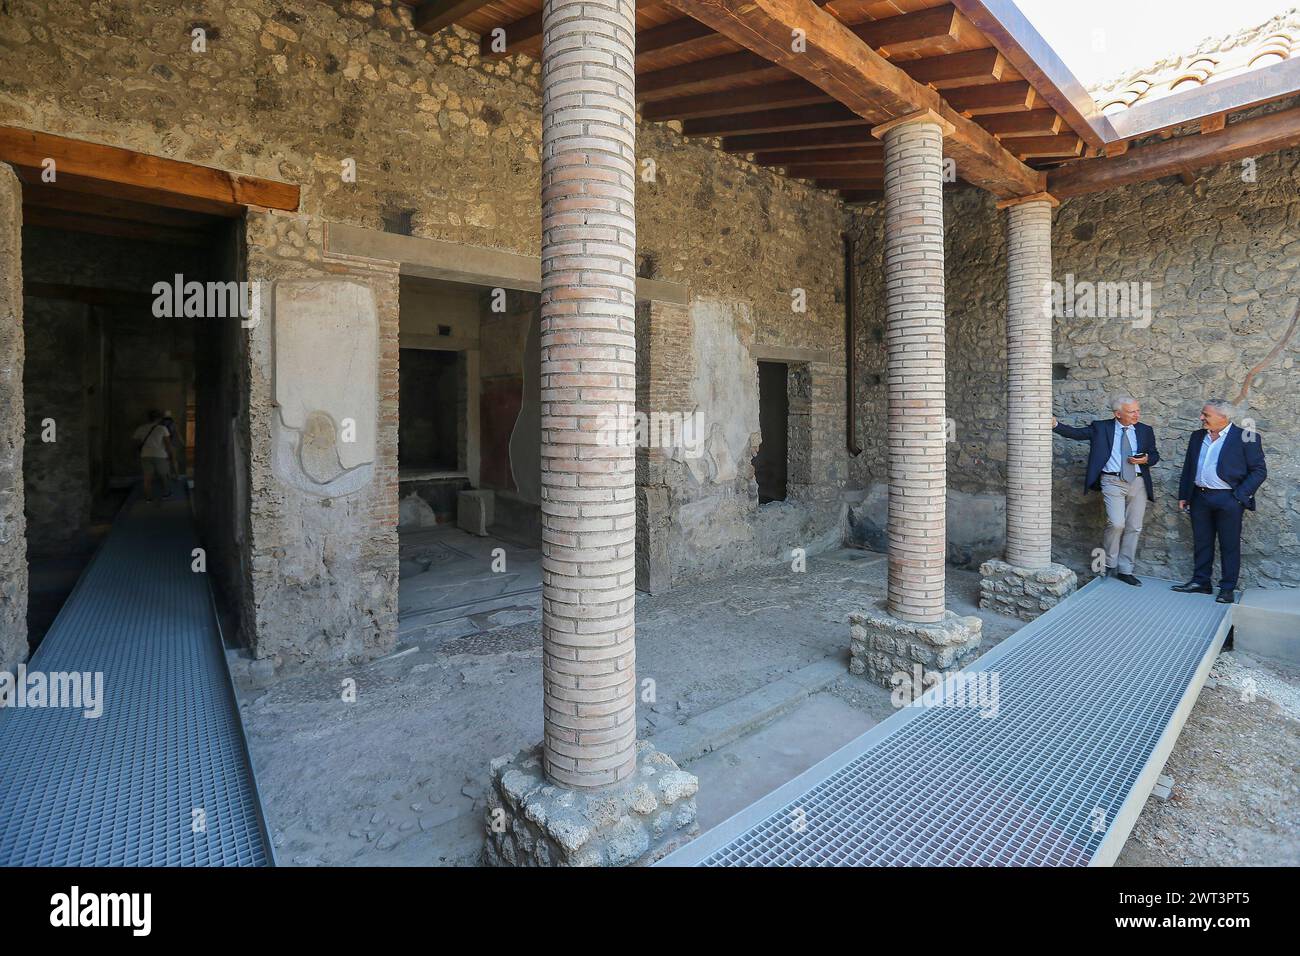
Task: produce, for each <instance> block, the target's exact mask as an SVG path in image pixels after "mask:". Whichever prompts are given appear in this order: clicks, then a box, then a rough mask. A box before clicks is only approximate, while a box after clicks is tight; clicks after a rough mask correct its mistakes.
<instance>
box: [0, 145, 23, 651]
mask: <svg viewBox="0 0 1300 956" xmlns="http://www.w3.org/2000/svg"><path fill="white" fill-rule="evenodd" d="M21 216H22V192H21V187H20V186H19V183H18V177H17V176H15V175H14V173H13V170H11V169H10V168H9V167H8V166H6V165H4V164H3V163H0V670H6V671H12V670H13V668H14V667H15V666H16V665H17V664H18V663H19V662H20V661H22V660H24V659H25V658H26V657H27V538H26V521H25V518H24V515H23V511H24V508H23V497H24V496H23V481H22V473H23V290H22V269H21V263H22V243H23V235H22V225H21Z"/></svg>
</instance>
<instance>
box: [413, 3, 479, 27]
mask: <svg viewBox="0 0 1300 956" xmlns="http://www.w3.org/2000/svg"><path fill="white" fill-rule="evenodd" d="M490 2H491V0H425V2H424V3H421V4H420V5H419V6H418V7H416V8H415V12H414V14H412V16H411V22H412V23H414V24H415V29H417V30H421V31H423V32H425V33H437V32H438V31H439V30H441V29H442V28H443V27H449V26H451V25H452V24H453V23H455V22H456V21H457V20H461V19H464V18H465V17H467V16H469V15H470V14H471V13H474V12H475V11H476V10H479V9H481V8H483V7H486V6H487V5H488V4H489V3H490Z"/></svg>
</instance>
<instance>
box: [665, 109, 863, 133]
mask: <svg viewBox="0 0 1300 956" xmlns="http://www.w3.org/2000/svg"><path fill="white" fill-rule="evenodd" d="M861 122H862V117H861V116H859V115H858V114H857V113H855V112H853V110H851V109H849V108H848V107H847V106H845V105H843V104H842V103H834V102H832V103H822V104H820V105H817V106H798V107H793V108H791V109H780V110H761V111H758V112H754V113H737V114H736V115H734V116H714V117H710V118H708V119H694V120H687V121H686V122H685V123H683V124H682V132H683V133H684V134H686V135H687V136H743V135H747V134H750V133H780V132H785V131H791V130H805V129H823V128H825V127H833V126H857V125H859V124H860V123H861Z"/></svg>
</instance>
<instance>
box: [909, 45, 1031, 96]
mask: <svg viewBox="0 0 1300 956" xmlns="http://www.w3.org/2000/svg"><path fill="white" fill-rule="evenodd" d="M898 65H899V67H900V68H901V69H902V70H903V71H904V72H905V73H907V75H908V76H910V77H911V78H912V79H914V80H916V81H917V82H918V83H927V84H929V85H930V86H933V87H934V88H935V89H936V90H950V89H954V88H957V87H962V86H983V85H986V84H992V83H999V82H1001V80H1002V74H1003V72H1004V71H1005V70H1006V68H1007V61H1006V60H1005V59H1004V58H1003V56H1002V54H1001V53H999V52H998V51H997V50H994V49H991V48H990V49H987V50H968V51H966V52H965V53H948V54H946V55H944V56H928V57H926V58H925V59H923V60H904V61H903V62H901V63H899V64H898Z"/></svg>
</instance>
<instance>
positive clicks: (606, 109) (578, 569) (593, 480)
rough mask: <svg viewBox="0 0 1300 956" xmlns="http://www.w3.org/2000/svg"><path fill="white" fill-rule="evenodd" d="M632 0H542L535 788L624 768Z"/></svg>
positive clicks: (632, 729) (618, 773)
mask: <svg viewBox="0 0 1300 956" xmlns="http://www.w3.org/2000/svg"><path fill="white" fill-rule="evenodd" d="M634 10H635V8H634V6H633V3H632V0H596V2H591V0H547V2H546V4H545V6H544V7H543V31H544V32H543V35H542V36H543V39H542V378H541V384H542V496H541V497H542V553H543V559H542V571H543V576H542V637H543V669H544V680H545V704H544V706H545V717H546V738H545V766H546V773H547V776H548V777H550V779H551V780H553V781H554V782H556V783H560V784H563V785H565V786H569V787H575V788H585V787H599V786H603V785H606V784H610V783H614V782H616V781H618V780H622V779H624V778H626V777H627V776H629V775H630V774H631V773H632V771H633V770H634V769H635V767H636V675H635V672H634V667H633V665H634V662H635V657H636V654H635V648H634V642H633V631H634V625H633V603H634V595H635V568H634V548H635V537H636V460H635V449H634V448H633V447H632V446H630V445H627V444H598V442H599V441H600V436H601V435H602V434H605V435H608V433H609V431H608V428H607V427H604V426H607V425H608V422H609V421H610V419H611V418H612V417H614V416H620V417H627V418H630V417H631V416H632V414H633V413H634V411H635V403H636V335H635V307H636V262H635V259H636V219H635V210H634V206H633V192H634V185H635V182H636V155H635V140H636V100H635V92H634V86H635V75H634V72H633V70H634V66H633V64H634V61H635V51H634V37H635V23H634Z"/></svg>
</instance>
